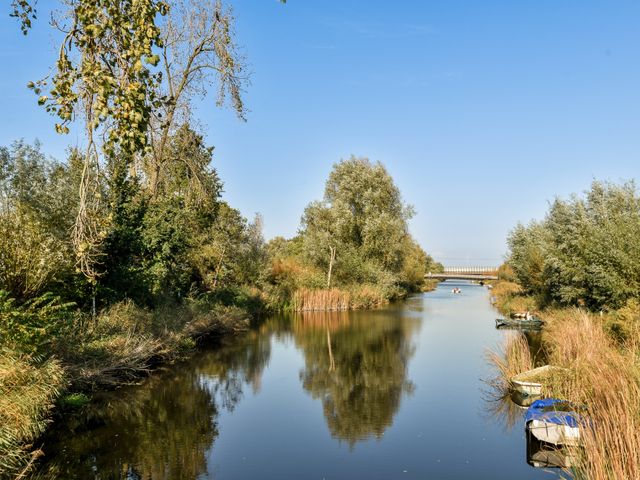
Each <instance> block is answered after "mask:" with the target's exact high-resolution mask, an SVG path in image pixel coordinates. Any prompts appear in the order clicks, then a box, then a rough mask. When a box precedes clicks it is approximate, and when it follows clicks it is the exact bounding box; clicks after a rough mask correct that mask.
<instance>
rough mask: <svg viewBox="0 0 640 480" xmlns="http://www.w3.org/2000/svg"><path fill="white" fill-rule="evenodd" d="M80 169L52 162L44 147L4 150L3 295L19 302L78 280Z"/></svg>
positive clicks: (0, 152) (0, 177) (0, 156)
mask: <svg viewBox="0 0 640 480" xmlns="http://www.w3.org/2000/svg"><path fill="white" fill-rule="evenodd" d="M76 175H77V165H76V164H74V163H73V162H70V163H69V165H63V164H60V163H58V162H55V161H51V160H47V159H46V158H45V157H44V155H43V154H42V153H41V151H40V146H39V144H37V143H36V144H35V145H34V146H29V145H26V144H25V143H24V142H15V143H14V144H13V145H12V146H11V148H0V289H4V290H8V291H10V292H11V294H12V295H13V296H14V297H16V298H18V299H27V298H29V297H31V296H34V295H37V294H39V293H40V292H42V290H43V289H44V288H45V287H47V288H50V289H52V290H57V286H56V284H58V285H59V284H60V283H62V282H66V281H69V280H70V278H71V277H72V276H73V264H72V261H71V260H70V259H71V258H72V255H71V245H70V243H69V241H68V240H69V239H68V237H69V230H70V228H71V225H72V224H73V215H74V211H75V206H74V198H75V191H77V183H76Z"/></svg>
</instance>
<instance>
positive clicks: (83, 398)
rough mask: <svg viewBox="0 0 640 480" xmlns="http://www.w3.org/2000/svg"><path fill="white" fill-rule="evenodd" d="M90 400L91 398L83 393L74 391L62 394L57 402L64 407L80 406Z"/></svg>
mask: <svg viewBox="0 0 640 480" xmlns="http://www.w3.org/2000/svg"><path fill="white" fill-rule="evenodd" d="M89 402H91V399H90V398H89V397H88V396H87V395H85V394H84V393H80V392H74V393H68V394H67V395H64V396H63V397H62V398H60V399H59V400H58V404H59V405H61V406H62V407H66V408H73V409H75V408H80V407H84V406H85V405H87V404H88V403H89Z"/></svg>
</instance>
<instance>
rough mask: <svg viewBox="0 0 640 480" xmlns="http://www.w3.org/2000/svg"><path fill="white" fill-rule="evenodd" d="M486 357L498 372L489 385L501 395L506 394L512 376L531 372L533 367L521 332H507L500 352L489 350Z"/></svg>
mask: <svg viewBox="0 0 640 480" xmlns="http://www.w3.org/2000/svg"><path fill="white" fill-rule="evenodd" d="M486 357H487V360H488V361H489V363H490V364H492V365H493V366H494V367H495V368H496V370H497V372H498V375H497V376H496V377H495V378H494V379H492V380H490V383H491V384H492V385H493V386H494V387H497V389H498V390H499V392H500V393H502V394H507V393H508V391H509V387H510V385H511V383H510V382H511V378H512V377H513V376H515V375H517V374H519V373H522V372H526V371H527V370H531V369H532V368H533V366H534V362H533V359H532V358H531V353H530V351H529V343H528V342H527V337H525V336H524V334H523V333H522V332H507V335H506V336H505V339H504V341H503V343H502V347H501V348H500V350H499V351H498V352H496V351H493V350H489V351H487V354H486Z"/></svg>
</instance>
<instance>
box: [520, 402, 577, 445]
mask: <svg viewBox="0 0 640 480" xmlns="http://www.w3.org/2000/svg"><path fill="white" fill-rule="evenodd" d="M524 419H525V425H526V430H527V432H528V433H529V434H531V435H533V436H534V437H535V438H537V439H538V440H540V441H541V442H545V443H550V444H552V445H567V446H576V445H579V444H580V424H581V423H583V418H582V417H581V416H580V414H579V413H578V412H576V407H575V405H573V404H572V403H570V402H567V401H566V400H559V399H557V398H545V399H543V400H536V401H535V402H533V403H532V404H531V406H530V407H529V409H528V410H527V412H526V413H525V416H524Z"/></svg>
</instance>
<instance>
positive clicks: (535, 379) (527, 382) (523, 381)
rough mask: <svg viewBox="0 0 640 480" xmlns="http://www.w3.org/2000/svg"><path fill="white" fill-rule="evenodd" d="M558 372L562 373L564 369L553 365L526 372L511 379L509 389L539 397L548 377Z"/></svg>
mask: <svg viewBox="0 0 640 480" xmlns="http://www.w3.org/2000/svg"><path fill="white" fill-rule="evenodd" d="M560 371H564V368H562V367H555V366H553V365H544V366H542V367H538V368H534V369H533V370H527V371H526V372H522V373H519V374H518V375H514V376H513V377H511V380H510V384H511V388H512V389H513V390H514V391H516V392H520V393H522V394H523V395H541V394H542V387H543V386H544V385H545V384H548V382H549V377H550V376H551V375H553V373H554V372H560Z"/></svg>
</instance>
